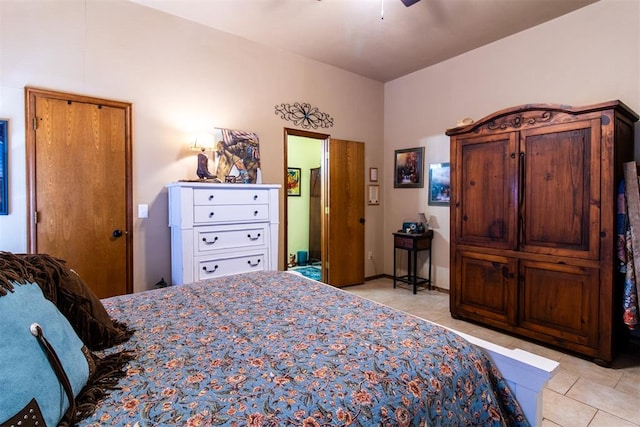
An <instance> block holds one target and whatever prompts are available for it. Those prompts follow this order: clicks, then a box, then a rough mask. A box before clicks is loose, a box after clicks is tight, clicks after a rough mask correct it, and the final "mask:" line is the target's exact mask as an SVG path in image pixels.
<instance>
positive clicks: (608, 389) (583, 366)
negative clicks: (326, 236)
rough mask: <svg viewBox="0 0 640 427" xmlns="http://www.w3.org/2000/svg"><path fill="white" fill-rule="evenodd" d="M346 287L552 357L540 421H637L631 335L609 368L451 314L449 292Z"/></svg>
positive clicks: (637, 378) (638, 375) (379, 284)
mask: <svg viewBox="0 0 640 427" xmlns="http://www.w3.org/2000/svg"><path fill="white" fill-rule="evenodd" d="M344 290H346V291H349V292H353V293H355V294H358V295H360V296H362V297H365V298H368V299H371V300H374V301H378V302H380V303H383V304H386V305H388V306H391V307H394V308H397V309H400V310H403V311H406V312H408V313H411V314H413V315H416V316H419V317H422V318H424V319H428V320H430V321H433V322H436V323H439V324H441V325H444V326H447V327H450V328H453V329H456V330H458V331H460V332H464V333H468V334H470V335H474V336H476V337H479V338H482V339H484V340H487V341H491V342H494V343H496V344H499V345H501V346H503V347H508V348H521V349H523V350H526V351H529V352H531V353H535V354H538V355H540V356H544V357H547V358H549V359H552V360H556V361H558V362H559V363H560V368H559V370H558V372H557V373H556V375H555V376H554V377H553V378H552V379H551V381H549V384H548V385H547V387H546V388H545V390H544V394H543V411H542V412H543V413H542V415H543V417H544V420H543V423H542V425H543V426H546V427H552V426H564V427H569V426H576V427H580V426H590V427H603V426H607V427H624V426H640V345H639V344H638V341H637V339H636V340H633V341H632V342H631V344H630V345H629V346H628V347H629V348H627V349H625V350H624V351H623V352H622V353H621V354H620V355H619V356H618V357H617V358H616V360H615V361H614V363H613V368H604V367H601V366H598V365H596V364H595V363H593V362H590V361H588V360H584V359H581V358H578V357H575V356H572V355H568V354H565V353H562V352H560V351H557V350H553V349H550V348H547V347H543V346H540V345H537V344H534V343H531V342H528V341H524V340H522V339H519V338H515V337H512V336H510V335H505V334H501V333H499V332H496V331H493V330H490V329H486V328H483V327H481V326H478V325H476V324H473V323H468V322H464V321H460V320H456V319H453V318H452V317H451V315H450V314H449V295H448V294H446V293H443V292H439V291H435V290H432V291H427V290H421V291H419V292H418V293H417V294H416V295H413V293H412V292H411V290H409V289H408V288H396V289H394V288H393V283H392V281H391V279H386V278H384V279H376V280H371V281H368V282H366V283H365V284H364V285H358V286H351V287H347V288H344Z"/></svg>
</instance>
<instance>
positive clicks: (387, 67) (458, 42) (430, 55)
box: [132, 0, 597, 82]
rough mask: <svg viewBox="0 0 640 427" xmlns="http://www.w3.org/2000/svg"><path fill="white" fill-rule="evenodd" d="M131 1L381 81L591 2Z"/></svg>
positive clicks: (456, 0) (546, 0)
mask: <svg viewBox="0 0 640 427" xmlns="http://www.w3.org/2000/svg"><path fill="white" fill-rule="evenodd" d="M132 1H133V2H135V3H139V4H142V5H145V6H148V7H151V8H154V9H158V10H161V11H164V12H166V13H169V14H172V15H176V16H180V17H182V18H186V19H189V20H191V21H195V22H198V23H200V24H204V25H207V26H210V27H213V28H216V29H218V30H221V31H224V32H227V33H231V34H235V35H237V36H240V37H242V38H245V39H248V40H252V41H255V42H258V43H262V44H265V45H268V46H272V47H276V48H280V49H283V50H286V51H290V52H293V53H297V54H300V55H302V56H305V57H308V58H311V59H315V60H318V61H321V62H324V63H326V64H330V65H333V66H335V67H338V68H341V69H344V70H347V71H351V72H354V73H356V74H359V75H361V76H365V77H368V78H371V79H374V80H378V81H380V82H388V81H390V80H393V79H396V78H398V77H402V76H404V75H407V74H409V73H412V72H414V71H417V70H420V69H422V68H425V67H428V66H430V65H433V64H436V63H438V62H441V61H444V60H446V59H449V58H452V57H454V56H457V55H460V54H462V53H464V52H468V51H470V50H473V49H475V48H477V47H480V46H483V45H485V44H488V43H491V42H493V41H496V40H499V39H501V38H504V37H507V36H509V35H511V34H515V33H517V32H520V31H523V30H526V29H527V28H531V27H533V26H536V25H538V24H541V23H543V22H546V21H549V20H552V19H554V18H556V17H558V16H561V15H564V14H566V13H569V12H571V11H574V10H576V9H579V8H581V7H583V6H586V5H588V4H591V3H594V2H595V1H597V0H421V1H419V2H418V3H416V4H414V5H412V6H410V7H405V6H404V5H403V3H402V2H401V0H132ZM383 16H384V18H383Z"/></svg>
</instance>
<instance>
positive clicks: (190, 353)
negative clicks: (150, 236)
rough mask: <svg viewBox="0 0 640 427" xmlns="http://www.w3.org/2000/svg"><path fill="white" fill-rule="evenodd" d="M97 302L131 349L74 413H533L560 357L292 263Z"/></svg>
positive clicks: (253, 418) (189, 417) (260, 420)
mask: <svg viewBox="0 0 640 427" xmlns="http://www.w3.org/2000/svg"><path fill="white" fill-rule="evenodd" d="M2 300H3V298H0V303H2ZM102 304H103V305H104V307H105V308H106V311H107V312H108V313H109V315H110V316H112V318H113V319H117V320H118V322H120V324H126V325H128V327H129V328H131V329H132V330H134V331H135V333H133V335H131V336H130V337H127V340H126V341H125V342H123V343H120V344H118V345H115V346H112V347H110V348H107V349H104V350H100V351H97V352H96V354H98V356H99V357H102V358H108V357H110V355H113V354H131V355H133V356H132V357H131V358H130V359H129V360H128V361H127V363H126V365H125V367H124V370H123V376H122V377H121V378H119V379H118V381H117V385H116V386H115V387H112V390H110V391H109V393H108V394H107V395H106V396H105V397H103V398H101V399H100V400H99V401H97V402H96V404H95V407H94V408H92V411H93V413H92V414H91V415H89V416H88V417H86V418H84V419H82V420H79V421H77V425H80V426H91V427H93V426H111V425H119V426H133V425H140V426H144V425H149V426H151V425H153V426H157V425H189V426H198V425H230V426H235V425H237V426H243V425H248V426H281V425H299V426H306V427H314V426H324V425H354V426H371V425H398V426H409V425H529V422H528V420H527V418H528V419H529V420H530V421H531V423H532V424H537V423H539V422H540V420H541V418H540V417H541V412H540V396H541V394H540V392H541V389H542V387H543V386H544V384H545V383H546V381H547V380H548V379H549V378H550V377H551V375H552V374H553V371H554V370H555V368H556V367H557V364H555V365H554V364H553V363H555V362H551V361H548V360H546V359H542V358H536V356H533V355H531V354H527V353H524V352H521V353H517V352H516V354H509V352H508V351H507V350H506V349H502V348H499V347H497V346H491V345H490V344H489V343H483V342H480V341H477V342H476V344H471V343H470V342H469V341H468V339H471V340H473V337H463V336H462V335H461V334H458V333H454V332H452V331H450V330H447V329H445V328H442V327H440V326H438V325H434V324H432V323H429V322H427V321H424V320H422V319H419V318H417V317H414V316H412V315H409V314H407V313H403V312H401V311H398V310H394V309H391V308H389V307H386V306H383V305H381V304H378V303H375V302H372V301H369V300H366V299H363V298H361V297H358V296H356V295H353V294H350V293H348V292H346V291H344V290H340V289H337V288H334V287H331V286H328V285H326V284H323V283H320V282H316V281H313V280H309V279H307V278H304V277H302V276H299V275H295V274H290V273H287V272H278V271H270V272H258V273H247V274H241V275H236V276H228V277H222V278H217V279H212V280H208V281H203V282H198V283H192V284H186V285H181V286H172V287H167V288H162V289H155V290H151V291H145V292H141V293H137V294H132V295H123V296H118V297H113V298H108V299H105V300H102ZM481 346H484V347H485V348H486V350H488V352H487V351H486V350H485V349H483V348H481ZM505 351H506V353H505ZM527 358H529V359H527ZM497 366H502V368H501V369H503V370H504V371H505V372H506V373H507V375H504V374H503V373H501V372H500V371H499V370H498V369H497ZM509 377H511V378H509ZM522 377H531V378H530V379H531V381H529V380H527V383H525V384H523V383H522V381H520V380H521V379H522ZM525 379H526V378H525ZM514 393H516V395H517V396H518V397H517V398H516V395H514ZM517 399H520V404H519V403H518V400H517ZM531 405H533V406H531ZM0 421H1V420H0Z"/></svg>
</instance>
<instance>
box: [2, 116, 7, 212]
mask: <svg viewBox="0 0 640 427" xmlns="http://www.w3.org/2000/svg"><path fill="white" fill-rule="evenodd" d="M8 146H9V121H8V120H0V215H8V214H9V176H8V173H9V171H8V159H7V156H8V152H9V149H8Z"/></svg>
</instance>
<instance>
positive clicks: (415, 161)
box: [393, 147, 424, 188]
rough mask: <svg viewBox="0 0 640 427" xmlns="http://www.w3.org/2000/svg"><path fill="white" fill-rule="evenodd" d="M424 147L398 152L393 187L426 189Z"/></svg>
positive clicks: (396, 153)
mask: <svg viewBox="0 0 640 427" xmlns="http://www.w3.org/2000/svg"><path fill="white" fill-rule="evenodd" d="M423 164H424V147H418V148H407V149H404V150H396V152H395V162H394V168H393V170H394V177H393V186H394V187H395V188H423V187H424V171H423V169H424V167H423Z"/></svg>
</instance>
